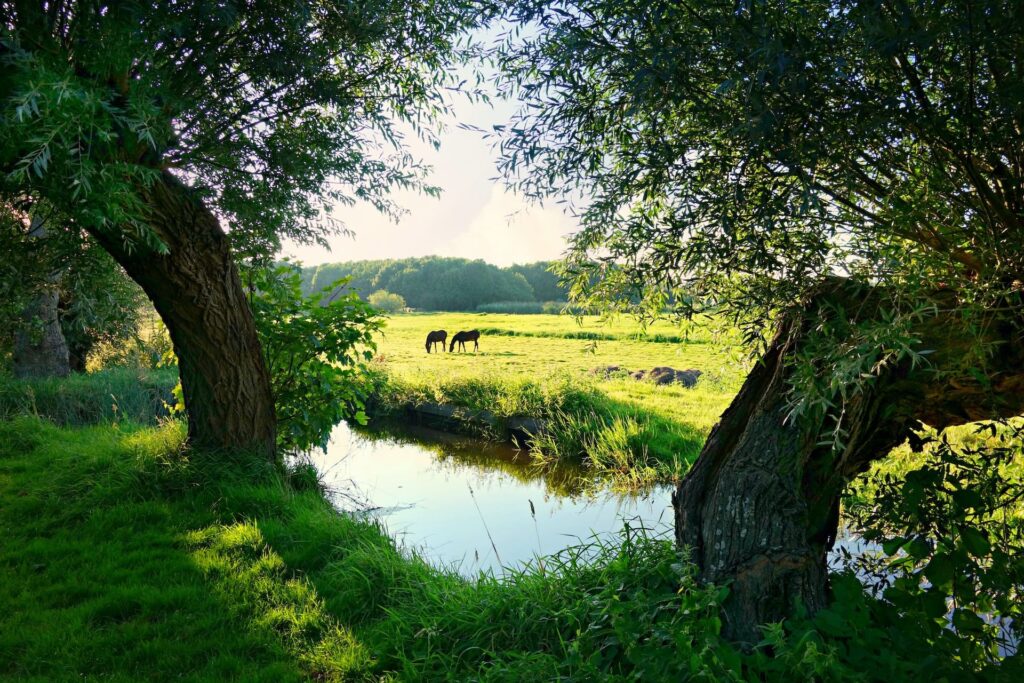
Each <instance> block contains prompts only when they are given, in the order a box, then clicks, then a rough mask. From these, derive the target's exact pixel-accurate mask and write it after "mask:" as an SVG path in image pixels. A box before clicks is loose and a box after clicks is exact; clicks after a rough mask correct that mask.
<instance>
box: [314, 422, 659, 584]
mask: <svg viewBox="0 0 1024 683" xmlns="http://www.w3.org/2000/svg"><path fill="white" fill-rule="evenodd" d="M313 463H314V464H315V465H316V466H317V468H318V469H319V470H320V472H321V473H322V474H323V476H324V480H325V482H326V483H327V485H328V486H329V488H330V489H331V490H332V492H333V497H334V502H335V504H336V505H337V506H338V507H339V508H342V509H347V510H355V509H358V508H360V507H363V508H369V512H367V513H366V514H370V515H373V516H375V517H377V518H378V519H380V520H381V521H382V522H383V523H384V525H385V526H386V527H387V529H388V531H389V532H390V533H391V534H392V535H393V536H395V537H396V538H397V539H398V540H399V541H400V543H401V544H402V545H404V546H405V547H406V548H409V549H413V550H416V551H417V552H419V553H420V554H421V555H422V556H423V557H425V558H426V559H428V560H429V561H431V562H433V563H434V564H436V565H440V566H452V567H456V568H457V569H458V570H459V571H460V572H462V573H463V574H466V575H474V574H476V573H477V572H478V571H480V570H492V571H494V572H495V573H500V572H501V569H502V568H503V567H507V566H522V565H523V564H524V563H526V562H530V561H531V560H533V559H534V558H535V557H536V556H537V555H541V556H543V555H550V554H552V553H555V552H557V551H559V550H561V549H563V548H565V547H566V546H568V545H573V544H575V543H578V542H579V541H581V540H582V541H587V540H589V539H591V538H592V537H593V536H594V535H597V536H604V537H610V536H612V535H614V534H616V533H618V532H619V531H620V530H621V529H622V528H623V525H624V524H625V523H626V522H627V521H628V522H629V524H630V526H633V527H636V526H639V525H641V524H642V525H643V526H644V527H646V528H647V529H650V530H651V531H652V533H665V534H670V533H671V529H672V509H671V499H670V496H671V488H670V487H668V486H663V487H658V488H657V489H655V490H654V491H652V492H650V493H649V494H647V495H640V496H636V495H624V494H617V493H612V492H609V491H598V492H589V493H585V492H584V491H583V490H582V489H583V481H584V480H583V478H582V473H581V472H580V471H579V470H578V469H572V468H559V469H555V470H554V471H546V472H544V473H542V472H541V471H540V470H539V469H538V468H536V467H533V466H531V465H530V459H529V457H528V456H527V455H526V454H525V453H522V452H519V451H516V450H514V449H513V448H511V447H508V446H503V445H496V444H485V443H481V442H479V441H476V440H472V439H465V438H461V437H456V436H453V435H451V434H447V433H444V432H438V431H435V430H431V429H425V428H412V427H402V428H401V430H400V431H397V432H396V431H391V432H390V433H388V434H384V433H379V432H378V433H374V432H368V431H364V430H360V431H359V432H356V431H353V430H352V429H351V428H349V427H348V426H347V425H345V424H344V423H342V424H340V425H339V426H338V427H337V428H336V429H335V431H334V434H333V435H332V438H331V442H330V445H329V446H328V448H327V451H326V453H321V454H318V455H316V456H315V457H314V458H313Z"/></svg>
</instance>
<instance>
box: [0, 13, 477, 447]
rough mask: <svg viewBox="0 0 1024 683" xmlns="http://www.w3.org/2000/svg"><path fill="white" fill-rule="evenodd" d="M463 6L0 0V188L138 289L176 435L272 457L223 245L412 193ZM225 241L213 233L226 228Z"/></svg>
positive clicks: (446, 80)
mask: <svg viewBox="0 0 1024 683" xmlns="http://www.w3.org/2000/svg"><path fill="white" fill-rule="evenodd" d="M475 16H476V8H475V7H473V3H470V2H459V1H457V0H456V1H446V2H419V3H413V4H410V3H406V2H397V1H393V0H360V1H357V2H329V1H327V2H311V1H309V0H194V1H185V0H182V1H170V0H168V1H166V2H155V3H150V2H133V1H127V2H92V1H89V2H84V1H75V0H67V1H60V0H46V1H43V0H38V1H32V0H26V1H22V0H17V1H2V2H0V106H2V110H0V116H2V123H0V199H3V200H4V201H8V202H10V203H12V204H18V205H28V206H31V205H32V202H34V201H39V200H45V201H47V202H49V203H51V204H52V205H54V206H56V207H58V208H59V209H60V210H61V211H62V212H63V213H65V214H67V215H68V216H69V217H71V219H72V220H73V221H74V223H75V224H76V225H79V226H82V227H83V228H85V229H86V230H88V231H89V233H91V234H92V235H93V236H94V237H95V239H96V240H97V241H99V242H100V243H101V244H102V245H103V246H104V248H105V249H107V250H108V251H109V252H110V254H111V255H112V256H113V257H114V258H115V259H116V260H117V261H118V262H119V263H120V264H121V265H122V266H123V267H124V269H125V270H126V271H127V272H128V274H129V275H130V276H131V277H132V278H133V279H134V280H135V281H136V282H138V284H139V285H141V286H142V288H143V289H144V290H145V292H146V294H147V295H148V296H149V297H150V298H151V299H152V301H153V304H154V305H155V307H156V309H157V311H158V312H159V314H160V316H161V317H162V318H163V320H164V322H165V323H166V325H167V328H168V331H169V332H170V335H171V339H172V341H173V343H174V347H175V351H176V352H177V355H178V360H179V369H180V373H181V382H182V388H183V390H184V397H185V404H186V408H187V411H188V417H189V434H190V437H191V439H192V440H193V442H194V443H196V444H197V445H201V446H213V447H231V448H234V447H247V448H248V447H251V448H256V449H260V450H262V451H265V452H267V453H268V454H270V453H272V452H273V449H274V437H275V419H274V403H273V398H272V396H271V389H270V382H269V378H268V375H267V369H266V368H265V366H264V361H263V360H262V357H261V354H260V349H259V341H258V339H257V336H256V330H255V328H254V326H253V320H252V315H251V312H250V311H249V308H248V306H247V305H246V299H245V297H244V295H243V291H242V287H241V285H240V282H239V277H238V272H237V269H236V266H235V262H234V257H233V251H232V247H234V249H235V250H242V251H244V253H246V254H249V255H254V254H255V255H262V256H264V257H266V256H267V255H269V254H273V253H274V251H275V250H276V249H277V247H278V246H279V245H280V242H281V240H282V239H285V238H289V239H293V240H296V241H298V242H300V243H303V242H306V243H308V242H313V241H322V240H323V239H324V238H325V237H326V235H328V234H329V233H330V232H331V231H332V230H334V229H336V228H337V226H336V225H335V224H334V223H333V222H332V221H331V220H330V217H329V215H328V213H327V210H326V208H325V207H327V206H328V205H329V204H332V203H337V202H353V201H356V200H364V201H367V202H370V203H372V204H373V205H375V206H377V207H378V208H379V209H381V210H383V211H385V212H388V211H393V210H395V207H394V206H393V205H392V203H391V201H390V200H389V199H388V192H389V190H390V189H392V188H394V187H421V188H424V189H427V190H430V189H431V188H429V186H426V185H424V170H425V169H424V168H422V167H421V166H420V165H419V164H418V163H417V162H416V161H415V160H414V159H412V158H411V157H410V156H409V155H408V154H407V152H405V150H404V146H403V139H402V138H403V133H406V134H408V131H412V132H413V133H414V134H419V135H423V136H426V137H428V138H433V135H434V131H435V127H434V125H433V124H434V123H435V122H436V121H437V117H438V114H439V113H440V112H441V111H443V110H444V108H445V107H446V103H447V98H446V94H447V93H448V92H449V89H450V88H454V87H458V83H456V82H453V81H452V80H451V75H450V73H451V72H450V70H447V69H446V67H447V66H448V64H449V63H450V62H451V61H452V60H455V59H459V58H460V57H461V56H462V54H463V53H464V51H465V46H464V45H462V44H461V43H460V42H459V41H460V40H461V39H460V38H459V36H460V35H461V34H462V31H463V30H464V29H465V28H466V27H467V26H468V25H470V24H471V23H472V22H473V21H474V17H475ZM229 238H230V239H229Z"/></svg>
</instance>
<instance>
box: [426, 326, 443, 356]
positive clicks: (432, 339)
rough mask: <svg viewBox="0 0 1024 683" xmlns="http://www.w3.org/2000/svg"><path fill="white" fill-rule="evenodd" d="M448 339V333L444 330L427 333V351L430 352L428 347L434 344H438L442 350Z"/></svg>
mask: <svg viewBox="0 0 1024 683" xmlns="http://www.w3.org/2000/svg"><path fill="white" fill-rule="evenodd" d="M447 339H448V333H447V332H445V331H444V330H434V331H433V332H431V333H430V334H428V335H427V353H430V347H431V346H433V345H434V344H440V345H441V350H442V351H444V343H445V341H446V340H447Z"/></svg>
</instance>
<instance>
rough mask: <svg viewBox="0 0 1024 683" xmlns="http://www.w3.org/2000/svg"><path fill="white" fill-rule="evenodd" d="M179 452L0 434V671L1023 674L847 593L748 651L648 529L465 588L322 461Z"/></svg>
mask: <svg viewBox="0 0 1024 683" xmlns="http://www.w3.org/2000/svg"><path fill="white" fill-rule="evenodd" d="M181 439H182V429H181V427H180V426H179V425H177V424H173V423H172V424H170V425H166V426H163V427H160V428H137V427H131V426H126V425H121V426H120V427H111V426H97V427H89V428H82V429H60V428H57V427H54V426H52V425H50V424H47V423H45V422H42V421H39V420H38V419H35V418H19V419H17V420H14V421H11V422H0V533H2V534H3V539H4V540H3V543H2V544H0V614H3V615H4V618H3V619H2V620H0V678H2V679H6V680H19V681H24V680H38V681H66V680H82V679H87V680H91V679H102V680H114V681H135V680H187V681H224V680H239V681H289V680H331V681H334V680H425V681H438V680H488V681H526V680H529V681H542V680H587V681H613V680H614V681H619V680H645V681H647V680H650V681H662V680H665V681H668V680H706V681H730V680H734V681H738V680H777V681H788V680H851V681H852V680H939V679H941V678H942V677H943V676H944V677H946V679H947V680H963V681H971V680H998V679H999V677H1000V676H1002V678H1003V679H1004V680H1013V677H1012V675H1013V672H1011V671H1007V672H1006V675H1005V676H1004V675H1003V673H1004V672H1003V671H1002V669H990V670H983V671H980V672H973V671H971V670H970V669H969V668H964V667H963V665H962V664H961V663H958V662H956V661H953V660H952V659H947V658H944V657H942V656H941V655H940V656H937V657H930V658H928V659H927V660H922V659H921V657H917V656H915V655H914V654H913V653H914V652H918V653H921V652H924V650H923V649H922V644H921V643H915V642H913V641H912V639H913V637H914V629H910V628H906V627H905V626H904V625H903V624H900V623H898V622H894V623H891V624H889V625H881V626H875V625H872V624H871V622H870V620H869V614H870V611H871V610H872V609H873V607H872V605H873V603H871V602H869V601H866V599H865V598H864V597H863V595H862V594H861V593H860V592H859V590H856V589H854V590H852V591H851V590H849V587H850V586H855V585H856V583H855V582H852V583H850V581H847V582H846V583H844V584H843V585H845V586H847V587H848V589H847V591H846V592H847V593H848V594H849V601H848V602H847V603H846V605H845V607H844V611H843V612H842V613H839V615H838V616H837V614H831V615H829V616H830V619H831V621H830V622H828V623H831V624H832V626H833V630H837V635H835V636H834V637H832V638H831V639H830V640H823V639H822V638H821V637H820V636H819V635H817V632H816V631H814V630H813V629H808V628H804V627H800V628H797V629H792V630H791V631H790V632H789V633H788V634H784V633H783V631H782V629H781V628H778V627H774V628H771V629H769V630H767V631H766V641H765V643H764V644H763V645H762V647H761V648H759V649H757V650H755V651H754V652H753V653H751V654H747V655H742V654H740V653H738V652H737V651H735V650H734V649H732V648H731V647H730V646H728V645H727V644H725V643H724V642H722V640H721V639H720V638H719V636H718V630H719V628H720V626H721V624H720V622H719V620H718V616H717V614H718V608H717V604H718V601H719V600H720V599H721V597H722V595H723V594H724V593H723V592H722V591H720V590H719V589H717V588H715V587H710V586H705V587H700V586H698V585H697V584H696V582H695V581H694V579H693V573H692V568H691V567H690V566H689V565H688V564H687V563H685V562H683V561H682V560H681V558H680V556H679V555H678V553H676V551H675V550H674V549H673V548H672V546H671V544H669V543H668V542H663V541H657V540H651V539H648V538H646V537H644V536H643V535H642V534H637V533H635V532H630V533H626V534H625V535H624V536H623V538H622V540H621V542H620V543H619V544H617V545H614V546H605V547H595V546H589V547H578V548H571V549H568V550H566V551H565V552H564V553H563V554H562V555H560V556H558V557H554V558H545V560H544V567H543V569H540V568H534V569H527V570H524V571H522V572H519V573H517V574H513V575H511V576H510V577H508V578H507V579H502V580H498V579H494V578H490V577H482V578H481V579H480V580H478V581H475V582H467V581H464V580H462V579H460V578H459V577H457V576H455V575H452V574H447V573H444V572H440V571H438V570H435V569H432V568H430V567H428V566H427V565H426V564H424V563H423V562H421V561H419V560H417V559H416V558H412V557H408V556H403V555H402V554H400V553H399V552H398V551H397V550H396V549H395V547H394V545H393V543H392V542H391V541H390V539H388V538H387V537H386V536H385V535H384V534H383V533H382V532H381V530H380V529H379V528H378V527H376V526H374V525H372V524H368V523H366V522H361V521H356V520H354V519H352V518H350V517H346V516H342V515H339V514H337V513H335V512H334V511H333V510H332V509H331V508H330V506H329V505H328V503H327V502H326V501H325V499H324V498H323V496H322V494H321V492H320V491H319V489H318V487H317V485H316V478H315V475H314V473H312V472H310V471H309V470H308V469H304V468H298V469H296V470H294V471H292V472H290V473H287V474H282V473H280V472H279V471H278V470H276V469H275V468H274V467H272V466H270V465H269V464H264V463H262V462H260V461H258V460H255V459H253V458H251V457H247V456H245V455H237V456H228V455H225V454H220V455H218V456H212V455H204V454H199V453H193V452H189V451H188V450H186V449H184V448H183V447H182V441H181ZM584 557H587V558H589V559H587V560H584V559H583V558H584ZM837 619H840V620H841V621H839V622H837V621H836V620H837ZM794 623H796V622H794ZM837 623H841V624H845V626H843V627H842V628H838V629H836V624H837ZM769 653H770V654H769ZM1004 668H1005V667H1004Z"/></svg>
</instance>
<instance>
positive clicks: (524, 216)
mask: <svg viewBox="0 0 1024 683" xmlns="http://www.w3.org/2000/svg"><path fill="white" fill-rule="evenodd" d="M577 227H578V226H577V223H576V221H575V220H573V219H572V218H571V217H570V216H568V215H566V214H565V212H563V211H562V210H561V209H560V208H558V207H557V206H551V205H545V206H539V205H536V204H530V203H528V202H527V201H526V200H525V199H523V198H522V197H519V196H518V195H516V194H514V193H512V192H509V191H507V190H505V189H504V188H503V187H501V186H500V185H495V186H494V187H493V188H492V189H491V194H490V197H489V198H488V200H487V203H486V204H485V205H484V206H483V208H481V209H480V211H479V212H478V213H477V214H476V216H475V217H474V218H473V219H472V220H471V221H470V223H469V225H468V226H467V227H466V229H465V230H463V231H461V232H460V233H459V234H458V235H456V236H455V237H453V238H452V239H450V240H449V241H448V242H446V243H445V244H443V245H442V246H440V247H439V248H438V250H437V254H438V255H441V256H461V257H464V258H473V259H477V258H479V259H483V260H485V261H487V262H488V263H493V264H495V265H498V266H509V265H512V264H513V263H529V262H532V261H547V260H552V259H557V258H559V257H560V256H561V255H562V253H563V252H564V251H565V248H566V237H567V236H568V235H569V234H570V233H572V232H573V231H575V230H576V229H577Z"/></svg>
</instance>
